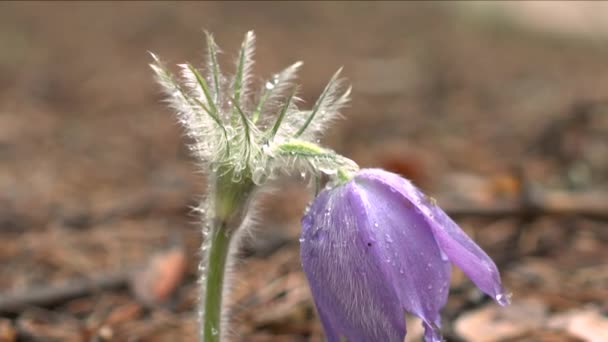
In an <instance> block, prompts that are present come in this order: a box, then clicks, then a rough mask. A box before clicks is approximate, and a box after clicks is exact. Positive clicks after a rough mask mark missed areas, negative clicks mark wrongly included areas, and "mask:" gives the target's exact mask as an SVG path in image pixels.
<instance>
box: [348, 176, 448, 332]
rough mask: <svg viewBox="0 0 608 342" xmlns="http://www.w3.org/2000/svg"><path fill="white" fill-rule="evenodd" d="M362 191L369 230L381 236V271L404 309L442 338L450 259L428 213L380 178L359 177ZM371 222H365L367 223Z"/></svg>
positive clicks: (378, 250) (377, 248)
mask: <svg viewBox="0 0 608 342" xmlns="http://www.w3.org/2000/svg"><path fill="white" fill-rule="evenodd" d="M355 184H357V187H359V188H360V189H361V191H360V193H361V194H362V201H363V204H364V210H365V211H366V212H367V213H368V215H367V222H366V224H367V228H366V229H367V230H368V231H370V232H371V234H370V235H371V236H372V237H373V238H374V239H375V240H376V242H377V243H376V244H375V247H374V248H373V250H374V251H375V253H376V255H377V258H379V259H380V260H383V261H384V263H382V264H381V269H382V271H383V273H384V274H385V277H386V278H387V279H388V281H389V282H390V283H391V284H392V286H393V287H394V289H395V292H396V293H397V296H398V297H399V302H400V303H401V306H402V307H403V309H404V311H407V312H410V313H412V314H414V315H416V316H418V317H420V318H421V319H422V320H423V321H424V325H425V330H426V331H427V335H428V338H427V339H426V340H427V341H434V340H440V338H441V335H440V334H439V330H438V328H437V327H438V326H439V325H440V315H439V311H440V310H441V308H442V307H443V306H444V305H445V303H446V301H447V298H448V292H449V282H450V271H451V268H450V263H449V262H448V261H447V260H444V259H443V258H442V256H441V250H440V249H439V246H438V245H437V242H436V241H435V238H434V236H433V233H432V230H431V229H430V227H429V224H428V222H427V220H426V218H425V216H424V215H423V214H422V213H421V212H420V211H419V210H417V209H416V207H414V205H413V204H412V203H411V202H410V201H408V200H407V199H404V198H403V196H402V195H401V194H400V193H399V192H397V191H396V189H394V188H392V187H390V186H387V184H386V183H384V182H380V181H378V180H377V179H376V178H369V177H365V176H364V175H361V176H357V177H355ZM361 224H365V222H361Z"/></svg>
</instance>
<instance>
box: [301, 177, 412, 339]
mask: <svg viewBox="0 0 608 342" xmlns="http://www.w3.org/2000/svg"><path fill="white" fill-rule="evenodd" d="M361 203H362V202H361V195H360V193H359V191H358V189H357V188H356V187H355V186H354V185H353V183H352V182H349V183H347V184H345V185H343V186H339V187H337V188H335V189H332V190H326V191H323V192H322V193H321V194H320V195H319V196H318V197H317V198H316V199H315V201H314V202H313V204H312V206H311V207H310V209H309V210H308V212H307V213H306V215H305V216H304V218H303V219H302V227H303V231H302V235H301V239H300V242H301V251H300V252H301V258H302V266H303V268H304V271H305V273H306V275H307V277H308V282H309V284H310V288H311V291H312V294H313V298H314V300H315V304H316V307H317V310H318V312H319V316H320V318H321V321H322V323H323V327H324V329H325V332H326V335H327V338H328V341H340V338H342V337H345V338H346V339H347V340H348V341H353V342H355V341H387V342H391V341H395V342H397V341H398V342H400V341H403V338H404V336H405V315H404V312H403V310H402V308H401V306H400V305H399V298H398V297H397V295H396V293H395V291H394V290H393V288H392V284H391V282H390V280H389V279H386V278H385V274H384V273H383V272H382V268H383V267H385V266H384V265H383V264H382V263H384V260H378V258H377V257H376V256H375V254H374V253H372V251H371V249H370V248H369V246H368V243H370V241H372V240H371V237H370V236H369V234H368V231H367V228H368V227H367V226H366V225H365V223H363V222H368V221H369V219H368V213H367V212H366V211H365V210H364V209H363V208H362V206H361Z"/></svg>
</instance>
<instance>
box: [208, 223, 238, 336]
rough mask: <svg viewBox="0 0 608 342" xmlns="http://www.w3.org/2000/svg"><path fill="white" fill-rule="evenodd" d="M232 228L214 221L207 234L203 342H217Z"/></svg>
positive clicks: (219, 332)
mask: <svg viewBox="0 0 608 342" xmlns="http://www.w3.org/2000/svg"><path fill="white" fill-rule="evenodd" d="M232 235H233V233H232V230H230V229H227V227H226V222H224V221H222V222H219V221H218V222H214V223H213V226H212V227H211V229H210V231H209V235H208V237H207V238H208V239H210V243H209V245H208V248H209V252H208V255H207V258H206V263H207V265H206V270H207V274H206V279H205V282H204V286H205V291H204V296H205V298H204V302H203V303H204V304H203V305H204V308H203V310H204V311H203V312H204V318H203V320H204V321H203V324H204V327H203V335H202V341H204V342H218V341H220V334H221V323H222V322H221V320H222V297H223V293H222V292H223V289H224V275H225V271H226V262H227V260H228V252H229V251H230V241H231V239H232Z"/></svg>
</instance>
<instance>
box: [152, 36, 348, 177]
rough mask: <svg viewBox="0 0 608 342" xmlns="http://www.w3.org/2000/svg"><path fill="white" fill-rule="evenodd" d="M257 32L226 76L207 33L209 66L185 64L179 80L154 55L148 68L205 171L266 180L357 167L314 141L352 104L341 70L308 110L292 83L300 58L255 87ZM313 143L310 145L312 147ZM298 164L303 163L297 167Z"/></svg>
mask: <svg viewBox="0 0 608 342" xmlns="http://www.w3.org/2000/svg"><path fill="white" fill-rule="evenodd" d="M254 49H255V35H254V34H253V32H252V31H250V32H248V33H247V34H246V35H245V39H244V41H243V43H242V44H241V48H240V50H239V53H238V55H237V58H236V61H235V68H234V69H235V70H234V73H233V74H232V75H227V74H225V73H222V72H221V70H220V65H219V63H218V54H219V53H220V49H219V47H218V46H217V45H216V43H215V40H214V39H213V36H212V35H211V34H209V33H207V58H206V59H207V61H206V64H205V68H204V69H198V68H196V67H194V66H193V65H191V64H188V63H186V64H180V65H179V68H180V69H181V75H180V76H181V77H175V76H174V75H173V74H172V73H171V72H170V71H169V70H168V68H167V67H166V66H165V65H164V64H163V63H162V62H161V61H160V59H159V58H158V57H157V56H156V55H154V54H152V57H153V59H154V63H152V64H151V65H150V66H151V67H152V69H153V70H154V72H155V73H156V78H157V81H158V82H159V83H160V85H161V86H162V88H163V90H164V91H165V93H166V94H167V96H168V98H167V100H168V102H169V103H170V105H171V106H172V107H173V109H175V111H176V112H177V114H178V118H179V121H180V123H182V124H183V126H184V127H185V129H186V133H187V135H188V136H189V137H190V138H192V140H193V142H194V143H193V144H192V150H193V152H194V154H195V156H196V157H197V159H198V161H200V162H201V163H202V164H204V166H205V167H204V169H207V166H209V167H210V169H211V171H212V172H218V171H219V172H223V173H226V174H230V175H232V177H233V178H234V181H235V182H241V180H243V179H245V180H251V181H253V182H254V183H256V184H257V185H260V184H261V183H263V181H264V180H266V179H267V178H268V177H269V176H270V175H271V174H272V171H273V170H274V169H277V168H282V169H284V170H293V169H298V170H302V169H304V170H306V171H310V172H313V173H314V172H318V171H322V170H324V169H331V170H335V169H336V168H339V167H344V166H345V165H346V166H347V168H354V167H355V165H354V163H352V161H349V160H347V159H346V158H344V157H341V156H338V155H336V154H335V153H333V151H331V150H328V149H324V148H320V147H319V146H316V145H315V146H310V143H316V140H317V139H318V137H319V134H320V133H321V132H322V130H323V129H324V128H326V127H327V124H328V122H330V121H331V120H333V119H334V118H336V117H337V116H339V112H340V110H341V109H342V108H343V107H344V106H345V105H346V104H347V103H348V101H349V96H350V88H346V89H344V87H343V85H344V81H343V80H342V79H341V78H340V77H339V75H340V70H338V71H337V72H336V73H335V74H334V75H333V77H332V78H331V79H330V81H329V83H328V84H327V86H326V87H325V89H324V90H323V92H322V93H321V95H320V96H319V99H318V100H317V101H316V102H315V103H314V105H313V106H312V108H311V109H310V110H303V109H299V108H298V106H297V102H299V101H300V100H299V99H298V97H297V90H298V87H297V86H296V84H295V83H294V81H295V79H296V73H297V71H298V70H299V69H300V67H301V66H302V63H301V62H296V63H294V64H292V65H291V66H289V67H287V68H285V69H284V70H283V71H281V72H279V73H277V74H274V75H273V76H272V77H271V78H270V79H269V80H268V81H265V82H263V83H262V84H261V86H260V87H259V90H257V91H256V90H254V89H253V73H252V71H253V64H254V61H253V55H254ZM311 148H312V149H311ZM294 163H299V165H295V166H296V167H294V165H293V164H294ZM297 166H300V167H297Z"/></svg>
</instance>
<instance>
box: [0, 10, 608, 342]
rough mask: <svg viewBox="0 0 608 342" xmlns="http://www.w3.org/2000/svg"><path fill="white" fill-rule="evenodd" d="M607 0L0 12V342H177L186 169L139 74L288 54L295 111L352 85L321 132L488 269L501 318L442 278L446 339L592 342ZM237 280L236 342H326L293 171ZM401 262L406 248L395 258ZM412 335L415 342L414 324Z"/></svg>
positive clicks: (189, 195)
mask: <svg viewBox="0 0 608 342" xmlns="http://www.w3.org/2000/svg"><path fill="white" fill-rule="evenodd" d="M607 19H608V6H607V5H606V3H600V2H597V3H574V4H573V3H570V4H567V3H549V2H543V3H532V2H529V3H528V2H526V3H524V2H522V3H399V2H385V3H371V2H370V3H363V2H357V3H347V2H325V3H321V2H319V3H317V2H310V3H279V2H267V3H253V2H252V3H246V2H242V3H239V2H226V3H211V2H209V3H165V2H149V3H143V2H141V3H140V2H138V3H35V2H23V3H7V2H3V3H1V4H0V312H1V313H0V341H2V342H10V341H191V340H194V339H195V336H196V333H195V332H196V325H195V322H196V314H195V300H196V297H197V284H196V269H197V262H198V261H197V260H198V254H197V251H196V250H197V246H199V245H200V235H199V228H198V225H197V223H196V221H197V218H196V215H194V214H193V213H192V212H191V211H190V209H189V208H190V207H191V206H194V205H195V204H196V201H197V199H198V198H200V197H201V195H202V193H203V191H204V189H205V179H204V177H203V176H201V175H200V173H199V172H197V170H196V168H195V166H194V161H193V160H192V158H191V157H190V156H189V154H188V151H187V148H185V145H186V143H187V141H186V140H185V139H184V138H183V134H182V131H181V129H180V127H179V126H178V125H177V123H176V119H175V117H174V115H173V113H171V111H170V110H169V109H167V108H166V106H165V105H164V104H163V103H162V96H161V94H160V89H159V87H158V86H157V85H156V84H155V83H154V82H153V79H152V74H151V71H150V69H149V68H148V65H147V64H148V63H149V62H150V61H151V58H150V57H149V55H148V54H147V51H154V52H156V53H158V54H159V55H160V56H162V57H163V58H164V59H165V60H166V61H168V62H170V63H171V64H175V63H181V62H184V61H192V62H197V61H200V60H201V59H202V55H203V48H204V45H203V34H202V30H203V29H207V30H209V31H211V32H213V33H214V34H215V36H216V40H217V41H218V43H219V44H220V46H221V47H223V50H224V52H225V54H224V55H223V56H224V57H225V58H224V59H223V62H225V63H224V67H225V68H228V67H229V66H231V64H230V63H232V62H231V59H232V58H233V57H234V56H235V54H236V50H237V48H238V45H239V42H240V40H241V39H242V37H243V35H244V33H245V32H246V31H247V30H249V29H254V30H255V31H256V33H257V35H258V44H257V47H258V49H257V53H256V61H257V62H256V63H257V64H256V68H257V69H256V71H257V72H256V74H257V75H259V77H260V78H259V81H260V84H263V83H262V82H263V79H264V78H265V77H268V76H269V75H271V73H272V72H273V71H278V70H280V69H281V68H282V67H284V66H286V65H288V64H290V63H292V62H294V61H296V60H303V61H304V62H305V65H304V69H303V71H302V74H301V83H302V85H303V87H302V89H303V91H304V93H303V96H304V98H305V100H306V101H307V103H309V105H310V104H311V102H312V101H314V99H315V98H316V96H318V94H319V93H320V92H321V90H322V89H323V86H324V84H325V82H326V81H327V80H328V79H329V77H330V76H331V74H332V73H333V72H334V71H335V70H336V69H337V68H338V67H339V66H341V65H344V66H345V69H344V75H345V76H347V77H348V78H349V79H350V80H351V82H352V84H353V86H354V94H353V98H354V100H353V103H352V105H351V107H350V108H349V109H348V110H347V111H346V112H345V118H344V120H342V121H339V122H338V123H336V124H335V125H334V127H332V128H331V129H330V130H328V133H327V134H326V138H325V142H326V144H327V145H329V146H331V147H332V148H334V149H336V150H337V151H338V152H340V153H342V154H344V155H346V156H349V157H351V158H352V159H354V160H355V161H357V162H358V163H359V164H360V165H361V166H363V167H368V166H377V167H383V168H386V169H389V170H392V171H394V172H399V173H401V174H403V175H404V176H406V177H408V178H411V179H413V180H414V181H415V182H416V183H417V184H418V185H419V186H421V187H422V188H424V189H425V191H426V192H427V193H429V194H431V195H433V196H434V197H435V198H437V200H438V202H439V204H440V205H442V206H444V207H445V208H446V210H448V212H450V213H451V214H453V215H454V217H455V218H456V219H457V221H458V222H459V223H460V224H461V226H462V227H463V228H464V229H465V230H467V232H468V233H469V234H471V236H473V237H474V238H475V239H476V241H478V242H479V244H480V245H482V246H483V248H484V249H485V250H486V251H487V252H488V254H490V255H491V256H492V257H493V258H494V259H495V260H496V262H497V264H498V265H499V268H500V269H501V270H502V273H503V278H504V283H505V286H506V287H507V288H508V289H509V290H510V291H511V292H512V294H513V297H512V301H513V305H512V306H510V307H508V308H500V307H498V306H497V305H496V304H494V303H493V302H491V301H489V300H488V298H486V297H484V296H482V295H481V294H480V293H479V292H478V291H477V290H476V289H475V287H474V286H473V285H472V284H471V282H470V281H468V280H467V279H466V277H464V276H463V275H462V273H460V272H459V271H456V272H455V273H454V276H453V279H452V295H451V297H450V300H449V303H448V305H447V306H446V308H445V310H444V311H443V314H444V326H443V331H444V334H445V336H446V338H447V339H448V340H449V341H608V263H607V260H608V248H607V247H608V225H607V224H606V222H607V220H608V217H607V216H608V210H605V208H606V204H607V203H608V201H607V200H606V199H607V198H608V45H607V44H606V43H607V34H608V25H607V24H606V23H608V20H607ZM280 189H281V190H280V191H278V192H276V193H275V195H274V196H272V197H269V198H267V199H264V201H263V202H264V208H265V210H264V211H263V213H262V219H261V221H260V222H261V224H260V225H259V227H258V228H257V230H256V236H257V238H256V239H255V240H252V241H249V242H248V243H247V244H246V246H245V248H244V250H243V253H242V255H243V258H242V259H241V260H240V261H239V263H238V265H237V266H236V268H235V274H234V276H233V281H232V291H231V298H230V302H231V303H232V304H231V310H230V316H231V321H232V324H231V330H232V335H231V336H232V337H231V338H230V339H229V340H234V341H321V340H322V339H323V337H322V336H323V335H322V329H321V327H320V324H319V322H318V319H317V318H316V316H315V311H314V307H313V305H312V301H311V298H310V293H309V291H308V288H307V284H306V280H305V278H304V276H303V274H302V272H301V268H300V264H299V259H298V231H299V218H300V216H301V214H302V212H303V210H304V208H305V205H306V203H307V201H308V200H309V199H310V195H309V191H308V190H307V189H306V188H305V186H304V185H303V184H300V183H298V182H297V180H284V184H282V185H281V186H280ZM404 248H407V246H404ZM408 330H409V333H408V337H407V339H408V340H412V341H415V340H419V339H420V333H421V329H420V326H419V324H418V323H412V322H410V324H409V325H408Z"/></svg>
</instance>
